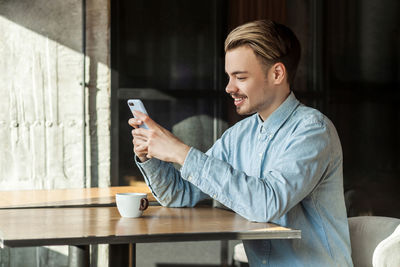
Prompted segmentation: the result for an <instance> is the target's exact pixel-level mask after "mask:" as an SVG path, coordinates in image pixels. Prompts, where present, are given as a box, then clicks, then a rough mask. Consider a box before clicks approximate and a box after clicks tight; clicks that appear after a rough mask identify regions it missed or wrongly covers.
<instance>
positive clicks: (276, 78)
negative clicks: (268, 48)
mask: <svg viewBox="0 0 400 267" xmlns="http://www.w3.org/2000/svg"><path fill="white" fill-rule="evenodd" d="M270 70H271V72H272V77H273V80H272V81H273V83H274V84H276V85H278V84H282V83H283V82H284V81H285V78H286V75H287V74H286V68H285V65H283V63H281V62H277V63H275V64H274V65H272V67H271V69H270Z"/></svg>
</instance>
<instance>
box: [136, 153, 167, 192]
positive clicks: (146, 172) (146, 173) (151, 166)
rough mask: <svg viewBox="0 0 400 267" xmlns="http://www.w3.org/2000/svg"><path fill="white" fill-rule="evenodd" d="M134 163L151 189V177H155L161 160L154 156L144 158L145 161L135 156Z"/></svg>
mask: <svg viewBox="0 0 400 267" xmlns="http://www.w3.org/2000/svg"><path fill="white" fill-rule="evenodd" d="M135 163H136V165H137V166H138V168H139V170H140V171H141V173H142V174H143V177H144V181H145V182H146V184H147V185H148V186H149V187H150V189H152V188H151V185H152V184H153V183H154V181H152V180H151V178H152V177H157V175H156V173H157V172H158V171H159V169H160V166H161V161H160V160H159V159H156V158H151V159H148V160H146V161H145V162H141V161H140V160H139V158H138V157H137V156H135ZM156 180H157V179H156ZM152 191H153V190H152Z"/></svg>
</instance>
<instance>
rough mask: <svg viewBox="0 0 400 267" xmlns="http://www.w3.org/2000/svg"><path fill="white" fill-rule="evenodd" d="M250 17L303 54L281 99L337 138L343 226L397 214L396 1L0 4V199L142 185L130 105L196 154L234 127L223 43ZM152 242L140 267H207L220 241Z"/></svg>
mask: <svg viewBox="0 0 400 267" xmlns="http://www.w3.org/2000/svg"><path fill="white" fill-rule="evenodd" d="M263 18H269V19H272V20H275V21H277V22H280V23H283V24H286V25H288V26H289V27H290V28H292V29H293V31H294V32H295V33H296V35H297V36H298V38H299V40H300V42H301V44H302V59H301V61H300V65H299V69H298V72H297V77H296V80H295V83H294V85H293V88H292V89H293V91H294V92H295V94H296V96H297V98H299V99H300V100H301V101H302V102H303V103H305V104H307V105H309V106H312V107H315V108H317V109H319V110H321V111H322V112H323V113H324V114H326V115H327V116H328V117H329V118H330V119H331V120H332V121H333V123H334V124H335V126H336V128H337V130H338V133H339V136H340V139H341V141H342V148H343V155H344V184H345V196H346V206H347V211H348V216H358V215H377V216H390V217H397V218H400V194H399V192H398V188H400V156H399V152H398V151H399V149H400V128H399V127H400V126H399V125H400V112H399V109H398V106H397V105H398V104H397V103H398V102H399V101H400V91H399V90H400V86H399V85H400V2H399V1H397V0H381V1H376V0H354V1H346V0H323V1H321V0H281V1H275V0H202V1H188V0H119V1H108V0H96V1H95V0H65V1H56V2H54V1H50V2H49V1H44V0H30V1H28V0H19V1H12V0H0V40H1V42H0V58H1V60H0V99H1V105H0V144H1V147H2V148H1V150H0V190H15V189H52V188H76V187H106V186H110V185H130V184H135V183H143V177H142V176H141V174H140V172H139V170H138V169H137V168H136V166H135V164H134V161H133V152H132V141H131V135H130V130H131V129H130V126H129V125H128V124H127V121H128V119H129V118H130V116H131V114H130V112H129V109H128V107H127V105H126V101H127V99H129V98H140V99H142V100H143V102H144V104H145V106H146V109H147V111H148V113H149V114H150V115H151V116H152V117H153V119H155V120H156V121H157V122H159V123H160V124H161V125H162V126H164V127H166V128H167V129H169V130H171V131H172V132H173V133H174V134H176V135H177V136H178V137H180V138H181V139H182V140H183V141H184V142H186V143H187V144H189V145H192V146H194V147H197V148H198V149H200V150H202V151H206V150H207V149H208V148H209V147H210V146H211V145H212V144H213V143H214V142H215V140H216V139H217V138H218V137H219V136H220V135H221V134H222V133H223V132H224V130H226V129H227V128H228V127H229V126H231V125H233V124H234V123H235V122H237V121H239V120H240V119H242V118H243V117H239V116H237V115H236V114H235V110H234V107H233V105H232V103H231V100H230V99H229V98H228V96H227V95H226V93H225V91H224V89H225V84H226V78H225V74H224V51H223V42H224V39H225V37H226V36H227V34H228V33H229V31H230V30H232V29H233V28H235V27H236V26H238V25H240V24H242V23H245V22H248V21H252V20H256V19H263ZM177 167H179V166H177ZM0 194H1V192H0ZM152 246H153V247H149V246H147V245H140V246H138V258H140V256H139V255H141V254H140V253H142V255H150V256H148V257H147V258H152V262H151V263H149V262H147V263H144V262H143V263H138V264H139V266H177V265H178V263H179V264H181V266H186V265H188V266H200V265H198V263H199V262H200V263H202V264H203V263H204V266H219V265H223V264H226V262H227V261H230V255H231V251H230V248H231V247H232V243H229V244H228V245H227V244H223V243H221V242H205V243H200V245H198V244H191V245H185V244H183V245H182V244H181V245H179V244H173V243H171V244H160V245H159V246H158V247H157V246H156V247H154V245H152ZM180 246H181V247H180ZM227 247H228V254H227V255H225V254H226V253H225V252H224V249H226V248H227ZM184 249H188V250H190V251H191V252H190V253H189V252H188V253H186V254H185V255H182V253H181V251H182V250H184ZM99 251H100V249H99ZM156 251H158V252H157V253H155V252H156ZM63 253H64V254H65V250H62V249H60V248H58V250H57V249H51V250H49V249H45V248H40V249H39V248H32V249H31V250H29V249H12V250H11V249H7V250H1V251H0V262H1V264H2V265H4V266H26V265H24V263H26V261H27V260H28V259H30V260H32V261H34V263H35V265H36V266H64V265H67V264H68V263H66V262H65V258H63V255H64V254H63ZM99 253H100V252H99ZM146 253H147V254H146ZM205 254H207V255H210V257H208V258H207V259H204V255H205ZM154 255H159V257H156V256H154ZM168 255H170V256H168ZM171 255H172V256H171ZM179 255H180V256H179ZM99 257H100V256H99ZM100 258H101V257H100ZM100 258H99V259H100ZM25 260H26V261H25ZM98 261H99V262H95V263H94V264H96V266H97V265H99V266H104V264H103V263H101V260H98ZM102 264H103V265H102ZM146 264H147V265H146ZM168 264H170V265H168ZM184 264H186V265H184ZM190 264H191V265H190ZM196 264H197V265H196ZM35 265H31V266H35ZM202 266H203V265H202Z"/></svg>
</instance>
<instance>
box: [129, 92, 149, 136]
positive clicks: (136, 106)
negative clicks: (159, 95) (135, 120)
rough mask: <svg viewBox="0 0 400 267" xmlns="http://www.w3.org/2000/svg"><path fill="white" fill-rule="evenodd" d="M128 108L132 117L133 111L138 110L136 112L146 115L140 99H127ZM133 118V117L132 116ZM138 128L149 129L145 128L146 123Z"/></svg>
mask: <svg viewBox="0 0 400 267" xmlns="http://www.w3.org/2000/svg"><path fill="white" fill-rule="evenodd" d="M128 106H129V108H130V109H131V112H132V115H133V111H134V110H138V111H140V112H142V113H144V114H146V115H148V114H147V111H146V108H145V107H144V105H143V102H142V101H141V100H140V99H129V100H128ZM133 117H135V115H133ZM139 127H140V128H144V129H149V127H147V125H146V123H143V124H142V125H140V126H139Z"/></svg>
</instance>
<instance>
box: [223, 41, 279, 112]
mask: <svg viewBox="0 0 400 267" xmlns="http://www.w3.org/2000/svg"><path fill="white" fill-rule="evenodd" d="M225 72H226V73H227V74H228V76H229V82H228V84H227V86H226V89H225V91H226V92H227V93H228V94H230V95H231V96H232V98H233V99H234V104H235V106H236V111H237V113H238V114H240V115H249V114H253V113H255V112H257V113H259V114H260V116H261V118H262V119H265V118H266V117H267V116H268V115H269V114H270V109H271V105H272V103H273V101H274V99H275V94H276V89H275V87H274V86H273V84H272V83H271V82H269V81H268V79H267V73H266V72H265V67H263V65H261V62H260V60H259V59H258V58H257V57H256V55H255V54H254V52H253V50H252V49H251V48H250V47H248V46H240V47H237V48H234V49H231V50H228V51H227V52H226V55H225ZM268 72H269V70H268ZM263 115H265V116H263Z"/></svg>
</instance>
